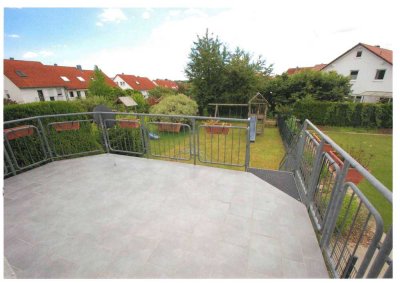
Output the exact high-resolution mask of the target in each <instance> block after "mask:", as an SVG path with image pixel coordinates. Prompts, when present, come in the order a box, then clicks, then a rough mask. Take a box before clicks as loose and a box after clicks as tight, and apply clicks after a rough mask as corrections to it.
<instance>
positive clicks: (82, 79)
mask: <svg viewBox="0 0 400 283" xmlns="http://www.w3.org/2000/svg"><path fill="white" fill-rule="evenodd" d="M76 78H77V79H78V80H80V81H81V82H84V81H85V79H84V78H82V77H76Z"/></svg>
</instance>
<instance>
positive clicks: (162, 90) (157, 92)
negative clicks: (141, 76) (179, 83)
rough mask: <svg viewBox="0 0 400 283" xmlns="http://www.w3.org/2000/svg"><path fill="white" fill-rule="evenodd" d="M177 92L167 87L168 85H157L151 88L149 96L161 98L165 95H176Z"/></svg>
mask: <svg viewBox="0 0 400 283" xmlns="http://www.w3.org/2000/svg"><path fill="white" fill-rule="evenodd" d="M175 94H177V91H176V90H173V89H170V88H167V87H162V86H157V87H155V88H153V89H152V90H149V97H154V98H156V99H157V98H160V97H163V96H170V95H175Z"/></svg>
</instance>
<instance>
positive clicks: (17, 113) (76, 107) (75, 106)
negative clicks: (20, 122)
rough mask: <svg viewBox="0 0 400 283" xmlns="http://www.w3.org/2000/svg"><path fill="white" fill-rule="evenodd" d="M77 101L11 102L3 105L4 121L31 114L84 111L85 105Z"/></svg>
mask: <svg viewBox="0 0 400 283" xmlns="http://www.w3.org/2000/svg"><path fill="white" fill-rule="evenodd" d="M81 101H83V100H79V101H76V102H75V101H74V102H70V101H43V102H33V103H27V104H12V105H5V106H4V121H9V120H16V119H22V118H27V117H33V116H41V115H51V114H62V113H77V112H85V111H86V109H85V107H84V106H83V105H82V104H81V103H80V102H81Z"/></svg>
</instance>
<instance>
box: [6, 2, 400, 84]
mask: <svg viewBox="0 0 400 283" xmlns="http://www.w3.org/2000/svg"><path fill="white" fill-rule="evenodd" d="M93 2H94V1H93ZM214 2H215V1H214ZM5 3H6V4H4V5H5V6H4V7H5V9H4V14H3V16H4V34H3V38H4V58H9V57H14V58H15V59H21V60H35V61H41V62H43V63H45V64H53V63H57V64H59V65H70V66H74V65H77V64H80V65H82V66H83V68H85V69H92V68H93V66H94V65H98V66H99V67H100V68H101V69H102V70H103V71H104V72H105V73H106V74H107V75H108V76H110V77H113V76H114V75H115V74H117V73H122V72H124V73H125V74H134V75H140V76H147V77H149V78H151V79H156V78H169V79H174V80H178V79H185V75H184V68H185V66H186V64H187V62H188V55H189V53H190V48H191V47H192V46H193V41H195V40H196V36H197V35H204V33H205V31H206V29H207V28H208V30H209V31H210V32H211V33H213V34H215V35H218V37H219V38H220V39H221V40H222V41H223V42H225V43H226V44H227V45H228V46H229V47H230V48H231V49H234V48H235V47H236V46H239V47H241V48H243V49H245V50H246V51H248V52H250V53H251V54H253V55H254V56H255V57H256V56H258V55H262V56H263V58H264V59H265V60H266V62H267V63H268V64H274V73H277V74H280V73H282V72H283V71H286V70H287V69H288V68H290V67H296V66H313V65H315V64H320V63H329V62H330V61H332V60H333V59H335V58H336V57H337V56H339V55H341V54H342V53H343V52H345V51H347V50H348V49H350V48H351V47H353V46H354V45H356V44H357V43H359V42H363V43H367V44H371V45H378V44H379V45H381V47H384V48H388V49H392V48H394V37H395V36H398V32H397V31H395V22H394V21H395V17H398V15H395V12H394V11H395V9H394V5H393V1H383V0H380V1H365V0H364V1H339V0H336V1H311V0H310V1H282V0H280V1H251V0H248V1H236V2H234V1H232V2H231V1H229V2H226V1H223V2H222V3H223V5H211V4H210V3H211V2H209V1H202V2H194V1H191V2H188V1H185V2H182V1H178V2H176V1H174V2H167V3H170V5H166V3H165V1H164V3H162V4H160V3H157V2H151V1H147V2H143V1H138V2H135V3H136V4H137V3H139V4H138V5H136V6H134V7H132V6H131V7H122V6H124V5H123V3H122V2H121V1H118V0H117V1H112V2H111V3H113V4H112V5H114V7H113V8H108V7H107V3H105V2H98V3H99V4H97V5H99V6H98V7H96V8H93V7H92V8H68V9H65V8H54V4H52V2H48V3H47V5H46V1H31V2H28V1H16V0H14V1H6V2H5ZM27 3H29V4H27ZM38 3H39V5H40V4H41V5H42V6H43V3H44V5H45V6H48V7H52V6H53V8H39V7H37V8H29V9H27V8H22V9H20V8H18V9H16V8H11V7H12V6H14V7H15V5H26V6H28V7H32V6H33V5H38ZM72 3H79V1H78V2H74V1H73V0H70V1H67V2H66V1H61V2H59V3H58V5H59V6H64V7H65V6H68V5H71V4H72ZM83 3H86V4H87V3H90V2H89V1H86V2H85V1H83ZM96 3H97V2H96ZM143 3H147V5H148V6H146V5H144V4H143ZM199 3H200V4H199ZM201 3H203V4H201ZM232 3H233V4H232ZM91 5H93V4H91ZM125 5H126V4H125ZM131 5H132V4H131ZM139 6H140V7H139ZM22 7H23V6H22ZM116 7H121V8H116Z"/></svg>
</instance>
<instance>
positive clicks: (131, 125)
mask: <svg viewBox="0 0 400 283" xmlns="http://www.w3.org/2000/svg"><path fill="white" fill-rule="evenodd" d="M118 125H119V126H120V127H121V128H125V129H137V128H139V127H140V122H139V120H120V121H118Z"/></svg>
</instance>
